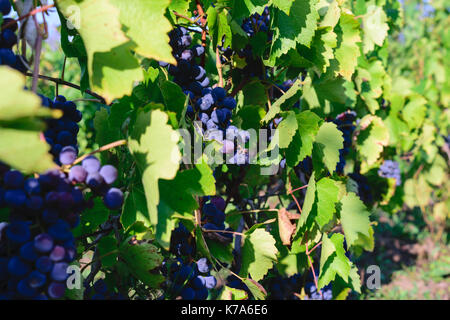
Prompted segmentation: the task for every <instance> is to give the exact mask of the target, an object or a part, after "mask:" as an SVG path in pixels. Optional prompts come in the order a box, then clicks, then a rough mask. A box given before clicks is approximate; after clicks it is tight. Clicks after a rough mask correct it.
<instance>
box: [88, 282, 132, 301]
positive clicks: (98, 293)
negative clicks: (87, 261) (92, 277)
mask: <svg viewBox="0 0 450 320" xmlns="http://www.w3.org/2000/svg"><path fill="white" fill-rule="evenodd" d="M84 295H85V296H86V297H89V298H90V300H127V299H126V298H125V297H124V296H123V295H122V294H121V293H116V292H111V291H110V290H109V289H108V286H107V284H106V282H105V280H103V279H99V280H97V281H95V282H94V285H92V286H88V287H86V289H85V291H84Z"/></svg>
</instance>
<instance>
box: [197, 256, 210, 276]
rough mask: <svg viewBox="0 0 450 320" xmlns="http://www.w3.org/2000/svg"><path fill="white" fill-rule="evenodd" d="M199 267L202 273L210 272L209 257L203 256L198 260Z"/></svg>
mask: <svg viewBox="0 0 450 320" xmlns="http://www.w3.org/2000/svg"><path fill="white" fill-rule="evenodd" d="M197 269H198V271H199V272H201V273H208V272H209V266H208V259H206V258H201V259H200V260H198V261H197Z"/></svg>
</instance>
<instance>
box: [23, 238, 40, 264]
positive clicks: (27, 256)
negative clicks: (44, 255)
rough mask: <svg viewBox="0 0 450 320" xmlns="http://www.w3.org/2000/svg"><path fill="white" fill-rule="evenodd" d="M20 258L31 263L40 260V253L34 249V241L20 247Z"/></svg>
mask: <svg viewBox="0 0 450 320" xmlns="http://www.w3.org/2000/svg"><path fill="white" fill-rule="evenodd" d="M20 257H21V258H22V259H23V260H25V261H29V262H34V261H36V260H37V259H38V258H39V256H38V253H37V252H36V250H35V249H34V241H29V242H27V243H25V244H23V245H22V246H21V247H20Z"/></svg>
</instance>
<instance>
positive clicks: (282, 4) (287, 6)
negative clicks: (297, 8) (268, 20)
mask: <svg viewBox="0 0 450 320" xmlns="http://www.w3.org/2000/svg"><path fill="white" fill-rule="evenodd" d="M292 3H293V1H292V0H272V4H273V6H274V7H275V8H278V9H280V10H281V11H283V12H284V13H286V14H287V15H289V13H290V11H291V6H292Z"/></svg>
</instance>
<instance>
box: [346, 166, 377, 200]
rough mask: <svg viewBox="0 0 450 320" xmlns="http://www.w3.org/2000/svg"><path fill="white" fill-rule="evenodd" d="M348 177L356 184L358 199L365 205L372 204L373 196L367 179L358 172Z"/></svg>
mask: <svg viewBox="0 0 450 320" xmlns="http://www.w3.org/2000/svg"><path fill="white" fill-rule="evenodd" d="M348 176H349V177H350V178H352V179H353V180H354V181H355V182H356V183H357V185H358V195H359V198H360V199H361V200H362V201H363V202H364V203H365V204H367V205H368V204H370V203H372V201H373V195H372V188H371V187H370V184H369V179H367V177H366V176H364V175H362V174H360V173H359V172H353V173H350V174H349V175H348Z"/></svg>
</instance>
